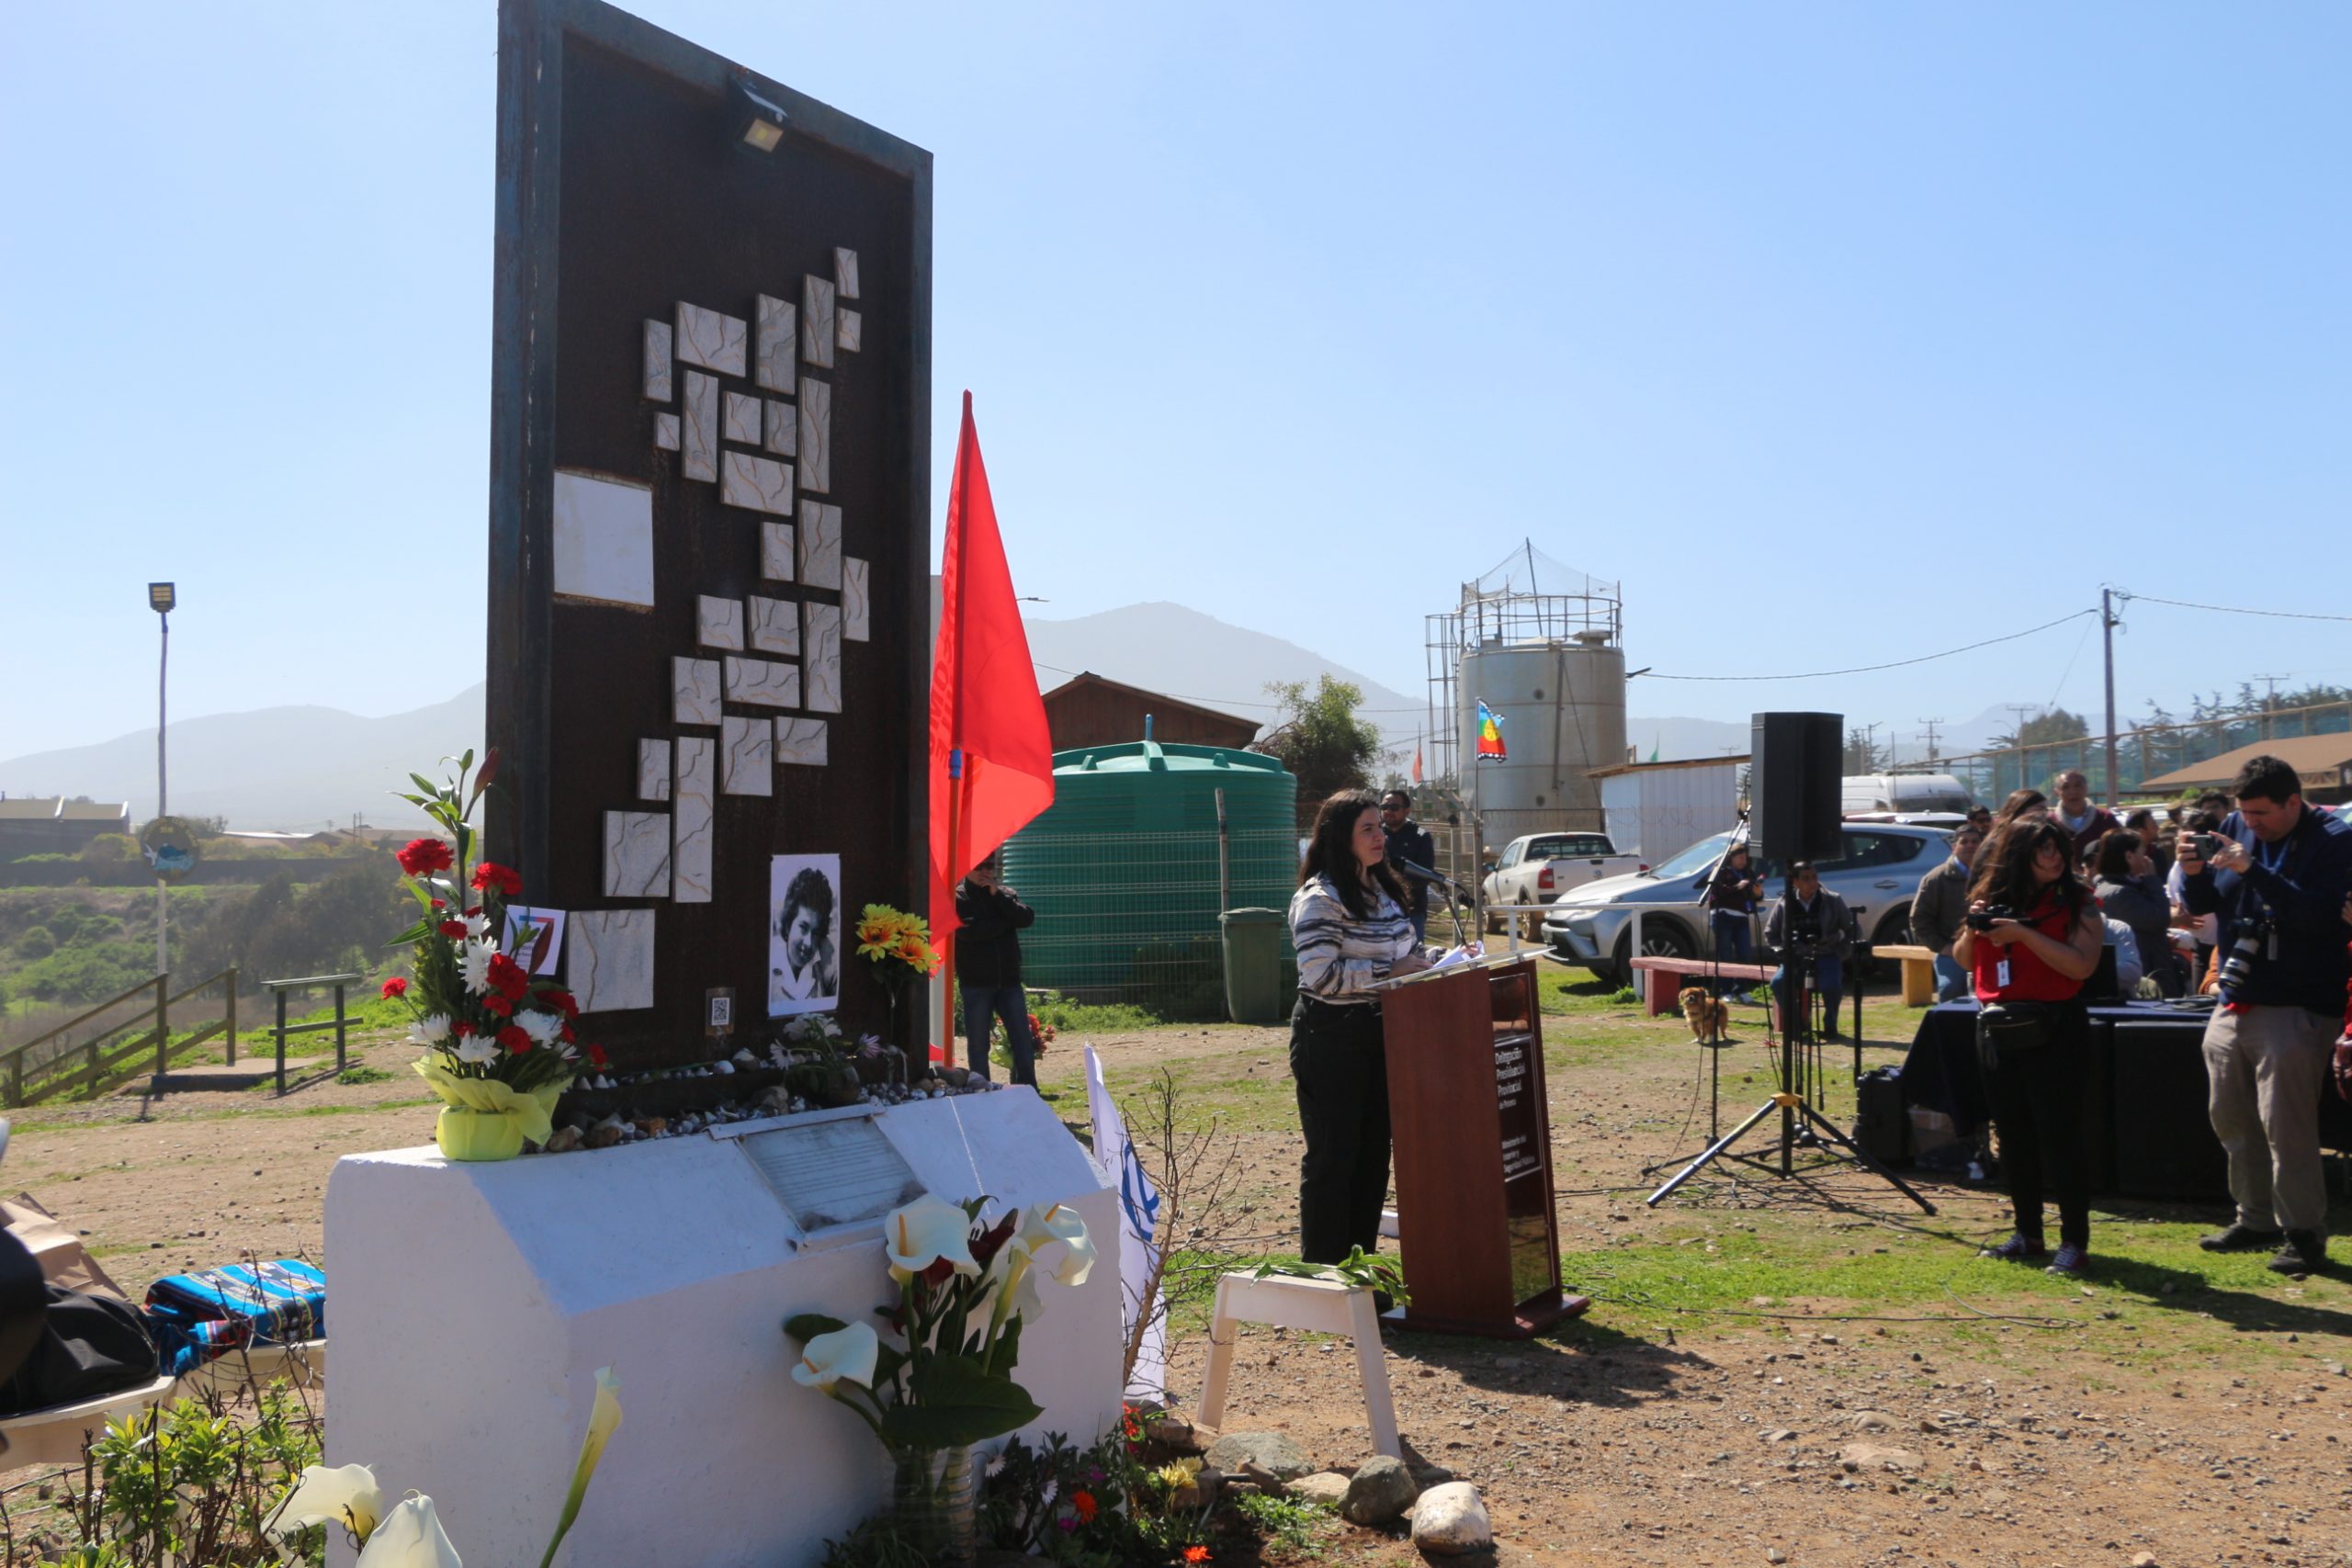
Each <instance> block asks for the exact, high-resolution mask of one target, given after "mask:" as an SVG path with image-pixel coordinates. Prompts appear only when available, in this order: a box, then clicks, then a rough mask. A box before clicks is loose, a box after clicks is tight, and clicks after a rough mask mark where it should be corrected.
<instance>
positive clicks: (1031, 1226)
mask: <svg viewBox="0 0 2352 1568" xmlns="http://www.w3.org/2000/svg"><path fill="white" fill-rule="evenodd" d="M1057 1241H1059V1242H1066V1243H1068V1244H1069V1251H1068V1252H1066V1253H1064V1254H1063V1255H1062V1260H1061V1261H1060V1262H1059V1263H1057V1264H1056V1265H1055V1266H1054V1269H1053V1276H1054V1281H1055V1283H1057V1284H1061V1285H1083V1284H1084V1283H1086V1277H1087V1275H1089V1274H1090V1273H1091V1272H1093V1269H1094V1238H1093V1237H1091V1236H1090V1235H1087V1234H1086V1222H1085V1221H1084V1220H1082V1219H1080V1217H1079V1213H1078V1211H1077V1210H1076V1209H1073V1208H1071V1207H1070V1206H1069V1204H1068V1203H1040V1204H1038V1205H1037V1206H1036V1207H1035V1208H1033V1209H1031V1210H1030V1211H1029V1216H1028V1222H1027V1223H1026V1224H1023V1226H1022V1227H1021V1239H1020V1245H1021V1247H1022V1248H1023V1250H1024V1251H1026V1252H1027V1253H1029V1254H1030V1255H1031V1256H1032V1257H1035V1255H1036V1254H1037V1253H1038V1252H1040V1251H1042V1250H1044V1249H1045V1248H1046V1247H1050V1246H1051V1245H1053V1244H1054V1243H1055V1242H1057Z"/></svg>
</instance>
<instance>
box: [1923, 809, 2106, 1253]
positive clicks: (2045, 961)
mask: <svg viewBox="0 0 2352 1568" xmlns="http://www.w3.org/2000/svg"><path fill="white" fill-rule="evenodd" d="M1968 891H1969V902H1968V919H1967V922H1966V924H1965V926H1964V927H1963V928H1962V931H1961V933H1960V937H1959V940H1958V941H1956V942H1954V943H1953V944H1952V954H1953V956H1954V957H1956V958H1958V959H1959V960H1960V962H1961V963H1962V964H1963V965H1965V966H1966V967H1967V968H1968V969H1969V970H1970V972H1971V973H1972V974H1973V975H1974V976H1975V981H1976V999H1977V1001H1978V1002H1979V1003H1980V1004H1982V1005H1981V1007H1980V1010H1979V1011H1978V1013H1977V1015H1976V1049H1977V1059H1978V1061H1979V1062H1980V1063H1981V1064H1982V1065H1983V1066H1984V1069H1985V1079H1986V1083H1985V1087H1986V1089H1988V1090H1989V1091H1990V1097H1991V1099H1992V1101H1993V1124H1994V1125H1995V1126H1996V1127H1998V1128H1999V1129H2000V1131H2001V1174H2002V1176H2003V1177H2004V1178H2005V1179H2006V1180H2007V1186H2008V1190H2009V1207H2010V1210H2011V1213H2013V1215H2014V1216H2015V1219H2016V1225H2017V1228H2016V1230H2015V1231H2014V1232H2013V1233H2012V1234H2011V1235H2010V1236H2009V1239H2008V1240H2007V1241H2005V1242H2002V1243H2001V1244H2000V1245H1999V1246H1997V1247H1988V1248H1986V1249H1985V1250H1986V1255H1987V1256H1989V1257H1993V1258H2004V1259H2006V1260H2007V1261H2009V1262H2012V1263H2027V1262H2039V1261H2041V1259H2042V1258H2044V1257H2050V1265H2049V1269H2050V1272H2051V1273H2052V1274H2066V1275H2078V1274H2080V1273H2082V1272H2083V1270H2084V1268H2085V1266H2086V1264H2087V1263H2088V1262H2089V1258H2090V1245H2091V1182H2090V1170H2089V1167H2088V1165H2087V1163H2086V1161H2085V1159H2084V1157H2083V1146H2082V1139H2081V1137H2080V1136H2079V1135H2078V1130H2079V1129H2080V1127H2081V1125H2082V1113H2083V1086H2084V1082H2085V1077H2086V1069H2087V1067H2088V1065H2089V1059H2090V1037H2091V1024H2090V1010H2089V1008H2088V1007H2086V1005H2085V1004H2084V1002H2083V982H2084V981H2086V980H2087V979H2089V978H2090V977H2091V975H2092V974H2093V972H2095V971H2096V970H2097V969H2098V950H2099V948H2100V947H2101V946H2102V945H2103V944H2104V943H2105V942H2106V935H2107V928H2106V922H2105V921H2104V920H2102V919H2100V917H2099V912H2098V905H2097V904H2096V903H2094V902H2093V901H2092V898H2091V893H2090V889H2089V888H2087V887H2086V886H2083V883H2082V880H2081V878H2080V877H2078V876H2077V875H2076V874H2075V842H2074V838H2073V836H2072V835H2071V834H2069V833H2068V832H2067V831H2066V830H2065V829H2064V828H2062V827H2060V826H2059V825H2058V824H2057V823H2055V822H2052V821H2048V820H2046V819H2034V820H2025V819H2018V820H2017V821H2014V822H2012V823H2011V824H2010V826H2009V828H2008V830H2007V831H2006V832H2004V833H2001V834H1999V835H1997V836H1996V840H1995V841H1994V843H1993V845H1992V846H1991V847H1990V848H1989V849H1988V851H1987V852H1986V853H1985V855H1984V856H1983V857H1982V858H1981V859H1980V861H1979V862H1978V864H1977V870H1976V876H1975V879H1974V880H1973V882H1972V883H1971V884H1970V886H1969V890H1968ZM2045 1185H2046V1186H2048V1187H2049V1188H2050V1189H2051V1190H2052V1195H2053V1196H2054V1197H2055V1198H2056V1199H2057V1201H2058V1251H2057V1253H2056V1255H2055V1256H2051V1255H2050V1254H2049V1253H2048V1252H2047V1250H2046V1248H2045V1247H2043V1245H2042V1225H2041V1221H2042V1214H2041V1206H2042V1191H2043V1188H2044V1187H2045Z"/></svg>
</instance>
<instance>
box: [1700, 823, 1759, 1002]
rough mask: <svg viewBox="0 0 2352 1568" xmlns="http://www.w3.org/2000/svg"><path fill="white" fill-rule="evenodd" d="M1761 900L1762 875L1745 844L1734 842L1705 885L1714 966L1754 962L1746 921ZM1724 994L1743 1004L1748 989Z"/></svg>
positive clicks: (1753, 936) (1738, 988) (1752, 940)
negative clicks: (1750, 857) (1749, 855)
mask: <svg viewBox="0 0 2352 1568" xmlns="http://www.w3.org/2000/svg"><path fill="white" fill-rule="evenodd" d="M1763 897H1764V874H1763V873H1762V872H1760V871H1758V870H1757V869H1756V867H1755V865H1754V863H1752V862H1751V861H1750V859H1749V857H1748V853H1747V840H1745V839H1735V840H1732V846H1731V848H1730V849H1729V850H1727V851H1725V852H1724V858H1723V863H1722V864H1721V865H1718V866H1717V867H1715V874H1714V875H1713V877H1712V878H1710V879H1709V881H1708V883H1707V934H1708V935H1709V936H1710V937H1712V938H1713V942H1714V954H1715V962H1716V963H1718V964H1753V963H1755V962H1756V933H1755V931H1753V930H1752V929H1750V927H1749V925H1748V918H1749V917H1750V916H1751V915H1753V914H1754V913H1755V912H1756V906H1757V905H1758V904H1759V903H1761V902H1762V901H1763ZM1727 994H1728V995H1729V996H1731V997H1732V998H1734V999H1735V1000H1739V1001H1745V1000H1747V987H1746V986H1735V987H1732V988H1731V990H1730V991H1729V992H1728V993H1727Z"/></svg>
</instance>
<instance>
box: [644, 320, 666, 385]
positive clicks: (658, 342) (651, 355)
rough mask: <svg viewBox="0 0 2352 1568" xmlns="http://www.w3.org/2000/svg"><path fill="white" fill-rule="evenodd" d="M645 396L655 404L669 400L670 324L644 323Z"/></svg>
mask: <svg viewBox="0 0 2352 1568" xmlns="http://www.w3.org/2000/svg"><path fill="white" fill-rule="evenodd" d="M645 396H646V397H647V399H649V400H651V401H653V402H657V403H666V402H668V401H669V400H670V323H669V322H667V321H648V322H646V323H645Z"/></svg>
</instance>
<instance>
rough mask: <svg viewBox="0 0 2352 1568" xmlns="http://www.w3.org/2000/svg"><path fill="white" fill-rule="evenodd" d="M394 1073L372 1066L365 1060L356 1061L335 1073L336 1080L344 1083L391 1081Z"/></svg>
mask: <svg viewBox="0 0 2352 1568" xmlns="http://www.w3.org/2000/svg"><path fill="white" fill-rule="evenodd" d="M391 1077H392V1075H391V1074H390V1073H388V1072H386V1071H384V1069H383V1068H381V1067H371V1066H368V1064H367V1063H365V1062H354V1063H352V1064H351V1066H347V1067H345V1068H344V1069H343V1071H341V1072H339V1073H337V1074H335V1076H334V1081H335V1082H337V1083H342V1084H363V1083H389V1082H390V1081H391Z"/></svg>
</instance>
